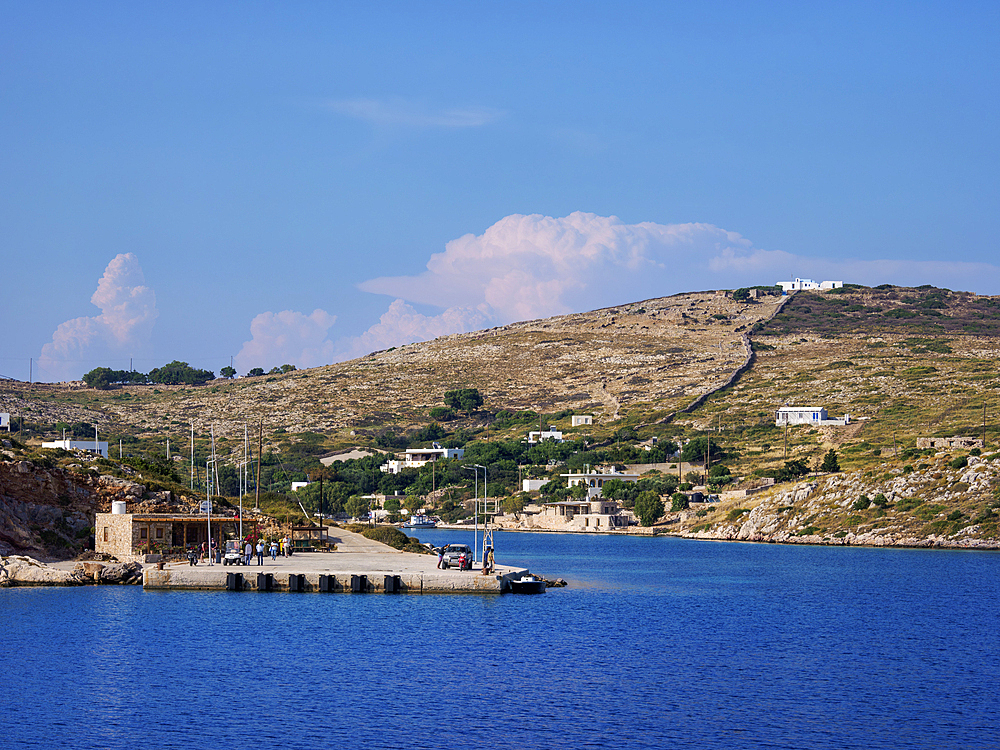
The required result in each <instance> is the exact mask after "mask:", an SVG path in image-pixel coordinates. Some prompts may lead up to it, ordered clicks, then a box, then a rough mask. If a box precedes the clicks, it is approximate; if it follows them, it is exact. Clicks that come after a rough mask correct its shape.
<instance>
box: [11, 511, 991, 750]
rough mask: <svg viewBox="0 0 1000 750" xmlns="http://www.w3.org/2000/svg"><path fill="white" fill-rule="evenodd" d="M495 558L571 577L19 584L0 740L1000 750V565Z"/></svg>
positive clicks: (933, 560) (921, 555)
mask: <svg viewBox="0 0 1000 750" xmlns="http://www.w3.org/2000/svg"><path fill="white" fill-rule="evenodd" d="M419 536H420V537H421V540H422V541H430V542H435V543H440V542H443V541H453V542H469V543H471V542H472V534H471V533H466V532H459V531H444V530H440V531H431V532H422V533H421V534H420V535H419ZM496 547H497V557H498V560H499V561H500V562H502V563H511V564H519V565H524V566H527V567H528V568H530V569H531V570H532V571H533V572H535V573H540V574H543V575H545V576H546V577H550V578H555V577H562V578H565V579H566V580H567V581H569V583H570V585H569V587H567V588H565V589H550V590H549V591H548V592H547V593H545V594H544V595H541V596H514V595H504V596H496V595H473V594H462V595H426V596H418V595H399V596H393V595H384V594H369V595H343V594H326V595H324V594H288V593H274V594H258V593H255V592H243V593H229V592H221V591H220V592H143V591H142V590H141V588H139V587H134V586H133V587H85V588H72V589H5V590H0V629H2V632H3V636H4V638H3V649H2V655H0V667H2V674H3V675H4V690H3V698H2V706H0V708H2V709H3V710H2V711H0V746H2V747H4V748H36V747H37V748H68V749H70V750H72V749H74V748H109V749H110V748H123V749H127V750H136V749H139V748H184V749H186V750H190V749H193V748H213V749H215V750H250V749H251V748H268V749H270V748H317V747H321V748H406V749H407V750H411V749H414V748H435V749H438V748H446V747H447V748H456V750H467V749H472V748H491V749H502V748H586V747H595V748H664V747H693V748H694V747H697V748H809V749H810V750H815V749H817V748H838V749H840V748H911V747H912V748H970V747H977V748H985V747H1000V689H998V685H997V681H998V678H1000V636H998V634H997V627H998V625H1000V619H998V601H1000V597H998V594H1000V555H998V554H996V553H990V552H972V551H940V550H886V549H860V548H858V549H852V548H841V547H829V548H828V547H804V546H788V547H783V546H776V545H759V544H727V543H712V542H696V541H689V540H679V539H667V538H660V539H652V538H642V537H604V536H581V535H560V534H518V533H498V534H497V535H496Z"/></svg>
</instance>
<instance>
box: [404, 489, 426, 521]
mask: <svg viewBox="0 0 1000 750" xmlns="http://www.w3.org/2000/svg"><path fill="white" fill-rule="evenodd" d="M424 504H425V502H424V498H423V496H422V495H421V494H420V493H419V492H418V491H417V486H416V485H415V484H411V485H410V486H409V487H407V488H406V494H405V496H404V497H403V505H404V506H406V509H407V510H408V511H410V513H412V514H414V515H415V514H416V513H417V511H419V510H420V509H421V508H423V507H424Z"/></svg>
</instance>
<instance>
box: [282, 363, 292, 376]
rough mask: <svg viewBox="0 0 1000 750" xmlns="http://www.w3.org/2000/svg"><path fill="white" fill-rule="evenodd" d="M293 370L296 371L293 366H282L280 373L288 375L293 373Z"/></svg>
mask: <svg viewBox="0 0 1000 750" xmlns="http://www.w3.org/2000/svg"><path fill="white" fill-rule="evenodd" d="M295 370H296V367H295V365H282V366H281V373H282V374H285V373H288V372H295Z"/></svg>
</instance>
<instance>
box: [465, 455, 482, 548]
mask: <svg viewBox="0 0 1000 750" xmlns="http://www.w3.org/2000/svg"><path fill="white" fill-rule="evenodd" d="M465 469H466V470H468V471H474V472H475V473H476V497H475V504H474V505H473V506H472V507H473V511H472V516H473V518H474V519H475V524H476V526H475V531H474V532H473V537H472V561H473V563H475V562H478V560H477V559H476V556H477V554H478V548H479V470H480V469H482V470H483V492H484V494H485V491H486V467H485V466H483V465H481V464H473V465H472V466H466V467H465Z"/></svg>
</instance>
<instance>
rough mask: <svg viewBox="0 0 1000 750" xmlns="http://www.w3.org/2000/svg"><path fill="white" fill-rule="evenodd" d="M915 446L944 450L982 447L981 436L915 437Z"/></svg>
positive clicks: (924, 448)
mask: <svg viewBox="0 0 1000 750" xmlns="http://www.w3.org/2000/svg"><path fill="white" fill-rule="evenodd" d="M917 447H918V448H921V449H923V450H926V449H929V448H934V449H944V450H954V449H956V448H958V449H961V450H972V449H973V448H983V447H984V445H983V441H982V439H981V438H974V437H950V438H917Z"/></svg>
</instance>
